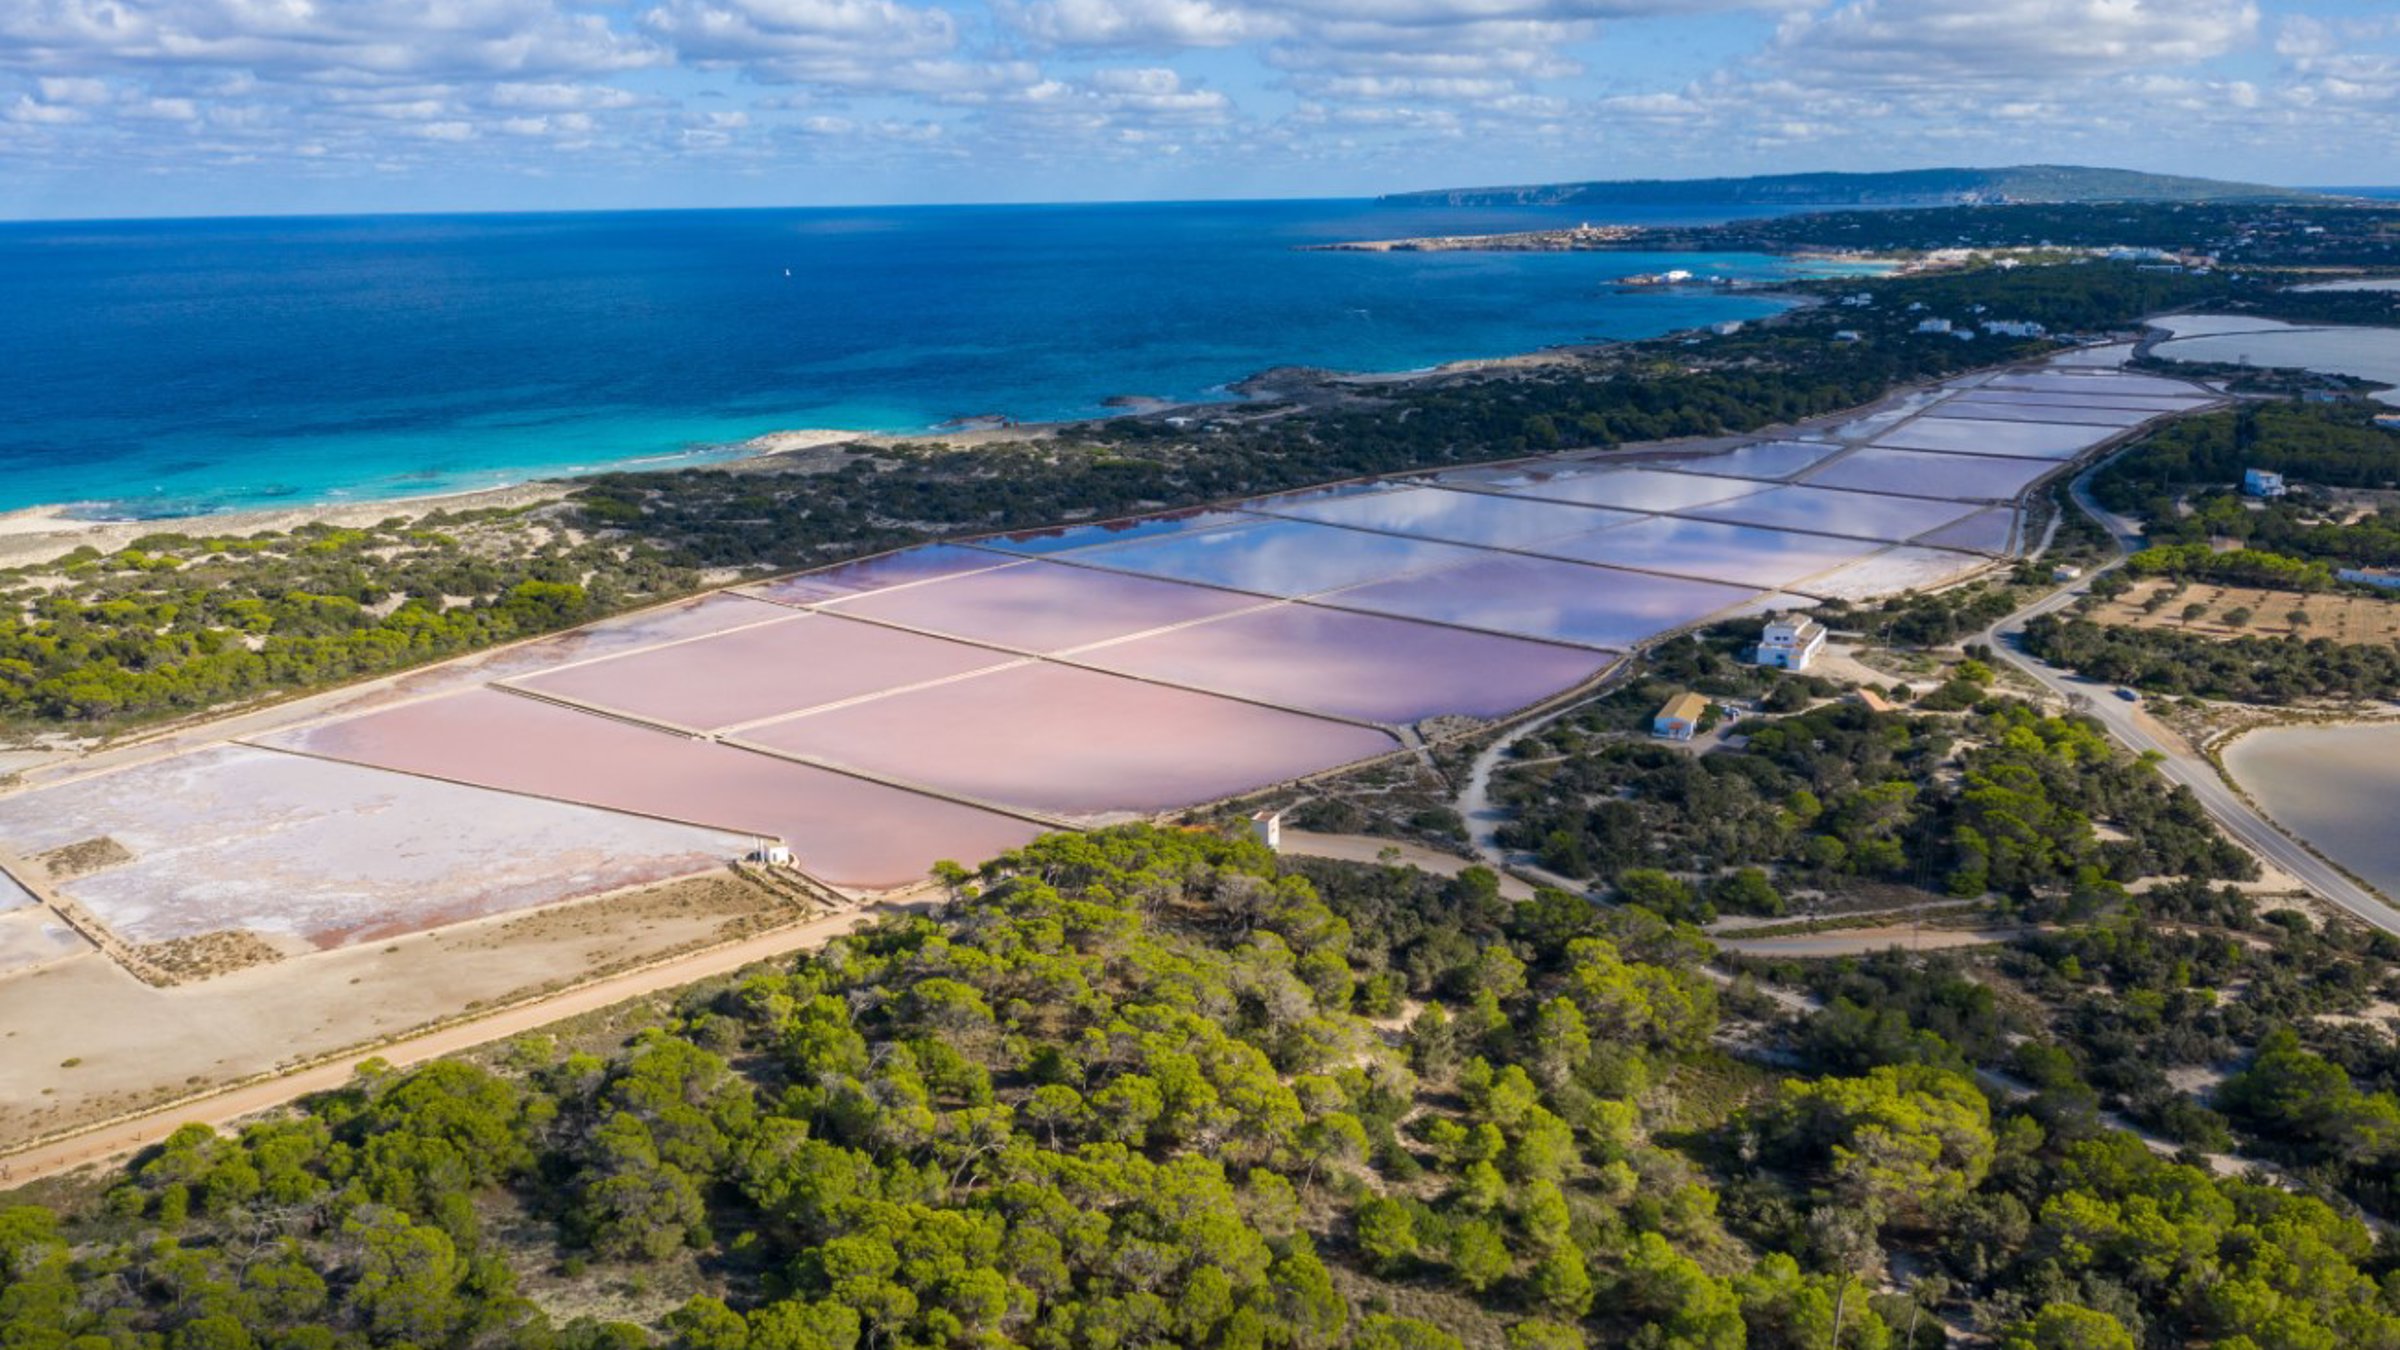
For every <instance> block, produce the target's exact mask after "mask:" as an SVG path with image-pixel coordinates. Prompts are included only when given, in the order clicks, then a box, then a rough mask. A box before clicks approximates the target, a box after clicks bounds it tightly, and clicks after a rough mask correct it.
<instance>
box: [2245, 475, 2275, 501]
mask: <svg viewBox="0 0 2400 1350" xmlns="http://www.w3.org/2000/svg"><path fill="white" fill-rule="evenodd" d="M2285 490H2286V489H2285V488H2284V485H2283V475H2282V474H2279V473H2276V472H2275V471H2273V470H2272V469H2244V470H2242V495H2243V496H2245V497H2259V498H2264V499H2267V500H2273V499H2274V498H2277V497H2280V496H2282V495H2283V494H2284V492H2285Z"/></svg>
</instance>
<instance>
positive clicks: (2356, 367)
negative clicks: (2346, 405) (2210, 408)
mask: <svg viewBox="0 0 2400 1350" xmlns="http://www.w3.org/2000/svg"><path fill="white" fill-rule="evenodd" d="M2229 324H2240V325H2242V326H2241V327H2240V328H2228V327H2227V325H2229ZM2158 326H2159V327H2161V328H2164V329H2166V330H2167V331H2168V332H2170V333H2173V334H2175V336H2174V337H2173V338H2172V339H2170V340H2168V341H2166V342H2161V343H2159V344H2158V345H2157V346H2155V347H2152V348H2151V349H2150V354H2151V355H2152V356H2155V357H2160V358H2163V359H2165V360H2169V361H2205V362H2220V363H2226V364H2231V365H2243V366H2272V367H2274V368H2276V369H2279V370H2313V371H2317V372H2319V373H2320V374H2327V375H2351V376H2356V377H2357V378H2359V379H2362V380H2373V381H2374V382H2375V383H2377V384H2388V385H2393V386H2396V387H2395V388H2391V389H2386V390H2384V391H2383V392H2381V393H2379V394H2377V395H2375V401H2376V402H2378V403H2389V404H2391V405H2393V406H2394V407H2400V329H2396V328H2295V327H2292V326H2290V325H2286V324H2276V323H2273V321H2271V320H2264V319H2241V318H2236V317H2231V316H2227V315H2217V314H2196V315H2191V316H2188V317H2187V316H2184V315H2175V316H2173V317H2171V318H2166V319H2161V320H2159V321H2158ZM2187 333H2188V334H2191V336H2188V337H2187V336H2185V334H2187Z"/></svg>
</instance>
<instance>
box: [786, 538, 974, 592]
mask: <svg viewBox="0 0 2400 1350" xmlns="http://www.w3.org/2000/svg"><path fill="white" fill-rule="evenodd" d="M1010 565H1012V564H1011V563H1010V561H1009V559H1007V558H1005V557H1002V556H1000V555H998V554H994V553H990V552H987V551H985V550H983V549H979V548H967V547H964V546H962V545H958V544H925V545H921V546H919V547H917V548H909V549H902V550H901V551H899V552H898V553H886V554H882V555H880V556H878V557H873V558H861V559H860V560H858V561H857V562H849V563H842V564H840V565H838V566H834V567H828V568H824V569H822V570H820V571H815V572H803V573H801V574H800V575H799V576H796V577H784V578H782V579H781V580H777V581H769V582H764V583H761V584H760V585H758V586H756V587H754V588H753V590H754V591H755V592H756V594H758V595H759V596H760V597H762V598H764V599H767V600H772V601H774V602H775V603H777V604H782V605H808V604H815V603H816V602H818V601H820V600H838V599H840V598H841V597H843V596H846V595H857V594H859V593H861V592H863V591H879V590H882V589H884V588H885V587H887V586H906V585H910V584H913V583H915V582H920V581H931V580H934V579H935V578H937V577H951V576H959V575H962V574H964V573H968V572H988V571H990V570H991V569H993V568H995V567H1007V566H1010Z"/></svg>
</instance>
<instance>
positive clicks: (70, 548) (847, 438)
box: [0, 427, 1034, 568]
mask: <svg viewBox="0 0 2400 1350" xmlns="http://www.w3.org/2000/svg"><path fill="white" fill-rule="evenodd" d="M1010 434H1011V435H1014V436H1016V437H1019V438H1022V437H1024V436H1026V435H1030V434H1034V433H1033V429H1032V428H1025V427H1017V428H1012V429H1011V431H1010ZM911 439H919V440H941V441H948V442H950V443H953V444H958V443H962V442H963V441H964V440H965V438H964V437H962V436H957V435H952V436H923V437H893V436H877V435H869V434H864V433H860V432H850V431H835V430H830V429H815V428H812V429H807V430H795V431H776V432H770V433H768V434H767V435H764V436H761V437H759V438H757V439H756V440H752V441H748V442H745V443H744V444H743V445H742V446H741V450H742V451H743V452H744V453H742V454H741V455H739V456H738V457H736V458H732V459H727V460H722V461H719V462H717V463H713V464H708V465H706V466H692V467H707V468H711V469H729V470H734V471H737V472H738V471H750V472H758V471H762V470H790V469H802V470H806V469H809V468H815V467H830V466H831V464H833V463H838V462H839V461H838V458H833V459H829V460H828V461H827V462H826V463H825V464H824V465H819V464H818V463H816V462H814V461H813V459H812V454H813V452H816V451H821V450H826V449H828V448H829V447H832V446H837V445H854V444H858V443H860V442H897V441H901V440H911ZM640 468H641V461H629V462H627V463H625V464H619V465H612V466H608V467H607V468H604V469H603V470H601V472H607V471H610V470H612V469H613V470H616V471H639V470H640ZM575 485H576V480H575V479H574V478H571V477H564V478H537V479H533V480H531V481H529V482H524V483H511V484H509V485H507V486H506V487H496V488H480V489H477V490H475V491H472V492H434V493H425V494H422V495H419V496H402V497H379V498H377V499H376V500H374V501H365V502H360V501H342V502H316V503H311V504H306V505H295V506H288V507H275V508H272V509H267V510H253V511H214V512H208V513H205V514H200V515H188V516H145V517H143V518H141V519H138V520H87V519H83V518H81V517H79V516H77V515H76V514H75V510H76V508H75V507H73V506H28V507H24V508H21V509H19V510H15V511H4V512H0V568H7V567H23V566H26V565H28V564H34V563H44V562H48V561H50V560H52V559H54V558H58V557H62V556H64V555H66V554H68V553H72V552H74V551H75V550H76V549H79V548H85V547H90V548H96V549H99V550H100V551H101V552H103V553H108V552H114V551H115V550H117V549H121V548H123V547H125V546H126V545H127V544H130V543H132V542H133V541H134V540H136V539H139V538H141V537H143V536H144V535H151V534H199V535H249V534H260V533H282V532H284V531H287V530H295V529H298V528H299V527H301V526H303V525H337V526H339V525H352V526H355V525H372V524H375V523H377V522H379V521H385V520H390V519H391V518H392V517H394V516H421V515H425V514H427V513H429V512H433V511H488V510H504V511H513V510H518V509H521V508H523V507H528V506H539V505H542V504H543V503H545V502H554V501H558V500H560V499H562V498H564V497H565V496H566V495H567V494H568V493H569V492H572V491H573V490H574V489H575Z"/></svg>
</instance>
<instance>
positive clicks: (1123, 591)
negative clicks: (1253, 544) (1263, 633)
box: [826, 562, 1264, 652]
mask: <svg viewBox="0 0 2400 1350" xmlns="http://www.w3.org/2000/svg"><path fill="white" fill-rule="evenodd" d="M1261 603H1264V602H1262V601H1261V600H1260V599H1259V598H1258V597H1256V596H1252V595H1244V594H1241V593H1239V592H1236V591H1222V590H1217V589H1215V588H1213V587H1208V586H1185V585H1182V584H1180V583H1177V582H1172V581H1158V580H1155V579H1153V578H1150V577H1142V576H1134V575H1131V574H1130V573H1124V572H1102V571H1098V570H1096V569H1093V568H1088V567H1063V566H1060V565H1059V564H1057V563H1050V562H1032V563H1027V564H1025V565H1024V566H1022V567H1009V568H1003V569H1001V570H1000V571H996V572H978V573H976V574H974V575H972V576H964V577H957V578H954V579H951V580H947V581H938V582H934V583H932V584H930V585H924V586H909V587H906V588H903V589H901V590H895V591H879V592H876V593H874V594H872V595H864V596H860V597H859V598H858V599H856V600H844V601H838V602H835V603H834V604H833V605H831V606H830V607H829V608H828V609H827V611H826V612H827V613H832V614H841V615H847V616H852V617H856V618H862V619H875V620H878V621H881V622H884V623H894V624H899V625H901V626H903V627H907V628H921V629H924V630H926V631H928V632H933V633H944V634H948V635H950V636H953V637H961V638H967V639H970V640H972V641H978V642H990V643H994V644H997V645H1000V646H1005V647H1016V648H1019V649H1022V650H1025V651H1036V652H1055V651H1063V650H1065V649H1067V648H1069V647H1082V646H1086V645H1088V644H1091V643H1094V642H1106V641H1108V640H1110V639H1112V638H1121V637H1126V636H1128V635H1130V634H1134V633H1142V632H1148V631H1149V630H1151V629H1153V628H1164V627H1167V626H1169V625H1172V624H1179V623H1190V622H1192V621H1194V620H1196V619H1213V618H1216V617H1218V616H1219V615H1223V614H1231V613H1233V612H1234V611H1235V610H1240V609H1248V608H1251V607H1253V606H1255V605H1258V604H1261Z"/></svg>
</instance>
